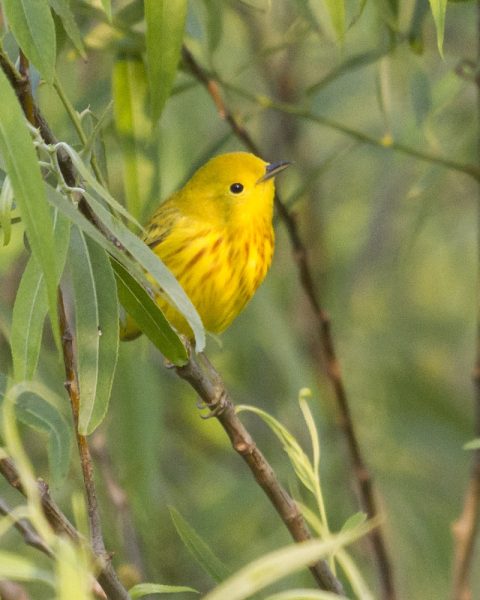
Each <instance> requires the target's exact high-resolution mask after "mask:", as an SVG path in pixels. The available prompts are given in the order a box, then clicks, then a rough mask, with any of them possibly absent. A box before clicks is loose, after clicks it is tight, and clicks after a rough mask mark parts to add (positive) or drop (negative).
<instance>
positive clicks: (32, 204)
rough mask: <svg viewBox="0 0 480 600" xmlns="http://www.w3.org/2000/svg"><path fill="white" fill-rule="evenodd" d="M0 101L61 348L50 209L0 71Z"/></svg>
mask: <svg viewBox="0 0 480 600" xmlns="http://www.w3.org/2000/svg"><path fill="white" fill-rule="evenodd" d="M0 98H1V102H0V153H1V154H2V156H3V159H4V161H5V165H6V170H7V173H8V175H9V177H10V181H11V184H12V188H13V193H14V195H15V201H16V203H17V205H18V208H19V210H20V213H21V215H22V220H23V222H24V225H25V230H26V233H27V236H28V240H29V242H30V247H31V249H32V254H33V256H35V258H36V259H37V261H38V264H39V265H40V267H41V269H42V271H43V274H44V276H45V283H46V287H47V297H48V305H49V309H50V319H51V322H52V329H53V333H54V337H55V340H56V342H57V345H58V346H60V332H59V326H58V318H57V283H58V279H57V268H56V254H57V252H56V249H55V244H54V240H53V236H52V229H53V225H52V219H51V217H50V209H49V206H48V203H47V202H46V197H45V188H44V185H43V181H42V176H41V173H40V167H39V165H38V161H37V156H36V154H35V150H34V147H33V144H32V140H31V138H30V134H29V132H28V129H27V126H26V123H25V119H24V117H23V113H22V111H21V108H20V105H19V104H18V101H17V98H16V96H15V93H14V92H13V90H12V88H11V87H10V84H9V83H8V81H7V78H6V77H5V75H4V74H3V71H1V70H0Z"/></svg>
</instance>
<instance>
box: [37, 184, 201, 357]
mask: <svg viewBox="0 0 480 600" xmlns="http://www.w3.org/2000/svg"><path fill="white" fill-rule="evenodd" d="M47 189H48V199H49V201H50V202H51V203H52V205H53V206H55V207H57V208H58V209H59V210H60V211H61V212H62V213H63V214H64V215H65V216H67V217H68V218H69V219H70V220H71V221H72V222H73V223H75V224H76V225H77V226H78V227H80V229H81V230H82V231H83V232H84V233H86V234H87V235H88V236H89V237H91V238H92V239H93V240H95V241H96V242H97V243H98V244H99V245H100V246H101V247H102V248H104V249H105V250H107V251H108V252H109V253H110V254H111V255H112V256H113V257H114V258H115V259H116V260H117V261H118V262H119V263H120V264H122V265H123V266H124V267H125V268H126V269H127V270H128V272H129V273H130V275H132V276H133V277H134V278H135V280H136V281H137V282H139V283H140V284H141V285H143V286H144V287H147V288H148V287H151V283H150V282H149V281H148V280H147V279H146V276H145V274H144V272H143V271H142V270H141V269H140V268H139V266H138V264H137V263H136V262H134V261H133V260H132V259H131V258H130V257H129V256H128V255H127V254H126V253H125V252H122V251H121V250H120V249H119V248H118V247H117V246H116V245H115V244H113V243H112V242H111V241H109V240H107V239H106V238H105V237H104V236H103V235H102V234H101V233H100V232H99V231H98V229H96V228H95V227H94V226H93V225H92V224H91V223H90V222H89V221H88V220H87V219H86V218H85V217H84V216H83V215H82V213H80V211H79V210H77V208H75V207H74V206H73V204H72V203H71V202H70V201H69V200H68V199H67V198H65V197H64V196H62V195H61V194H59V193H58V192H57V191H56V190H54V189H53V188H51V187H48V186H47ZM97 208H98V206H97ZM101 209H102V210H103V212H102V214H103V216H104V217H105V218H106V219H107V221H108V219H111V215H110V214H109V213H108V212H107V211H105V209H103V207H101ZM108 222H110V221H108ZM112 227H113V228H115V227H117V225H116V224H115V222H113V223H112ZM125 232H127V237H128V241H131V239H134V240H135V253H136V254H137V255H138V254H139V251H138V247H137V246H138V244H140V246H144V247H145V248H146V249H147V250H148V251H150V250H149V248H148V247H147V246H145V244H143V242H142V241H141V240H139V239H138V238H137V237H136V236H134V235H133V234H132V233H131V232H130V231H129V230H128V229H127V228H126V227H124V226H122V238H123V239H120V238H118V239H120V242H121V243H124V242H125V241H127V237H125V236H124V235H123V234H124V233H125ZM113 233H114V235H116V233H118V232H115V231H114V232H113ZM130 236H131V237H130ZM125 246H126V248H127V250H130V248H129V247H128V245H126V244H125ZM130 251H131V250H130ZM132 254H134V252H132ZM152 254H153V253H152ZM148 256H149V255H148ZM153 256H154V257H155V260H157V262H158V263H159V264H160V269H159V270H158V272H157V276H160V271H162V267H163V269H165V270H166V267H165V266H163V263H161V262H160V261H158V259H157V257H156V256H155V255H153ZM149 261H150V257H149ZM152 264H154V263H152ZM162 273H163V271H162ZM167 273H169V275H170V277H173V275H171V274H170V272H169V271H167ZM174 281H175V283H176V285H177V286H178V287H179V288H180V291H181V294H182V295H183V296H184V298H186V299H187V304H186V307H187V306H188V302H189V301H188V297H187V296H186V295H185V293H184V292H183V290H182V289H181V287H180V285H179V284H178V282H177V281H176V279H174ZM167 283H168V285H170V280H168V281H167ZM174 288H175V284H174ZM164 289H165V290H166V287H165V288H164ZM172 293H173V292H172ZM192 308H193V310H195V308H194V307H193V305H192ZM180 310H181V309H180ZM195 312H196V311H195ZM198 319H200V317H198ZM199 322H200V327H201V329H200V330H198V331H197V333H196V339H197V351H198V352H201V350H202V349H203V348H204V347H205V332H204V331H203V327H202V326H201V321H199ZM192 323H195V320H194V319H193V320H192V321H191V322H190V324H191V325H192ZM195 327H197V325H195ZM192 329H193V327H192ZM194 331H195V329H194Z"/></svg>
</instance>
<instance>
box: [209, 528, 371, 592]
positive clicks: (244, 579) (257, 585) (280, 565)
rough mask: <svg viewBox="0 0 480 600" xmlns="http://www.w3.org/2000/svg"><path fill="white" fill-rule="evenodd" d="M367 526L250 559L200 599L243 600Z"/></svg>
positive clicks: (335, 548) (332, 551) (343, 543)
mask: <svg viewBox="0 0 480 600" xmlns="http://www.w3.org/2000/svg"><path fill="white" fill-rule="evenodd" d="M370 529H371V526H370V527H368V526H365V525H364V526H361V527H358V528H356V529H351V530H349V531H348V532H342V533H339V534H336V535H332V536H331V537H330V538H329V539H327V540H308V541H305V542H302V543H301V544H293V545H290V546H286V547H284V548H280V549H279V550H275V551H273V552H270V553H269V554H266V555H264V556H262V557H261V558H259V559H257V560H254V561H253V562H251V563H250V564H249V565H247V566H246V567H243V568H242V569H240V571H237V573H235V574H234V575H232V577H230V578H229V579H227V580H226V581H224V582H223V583H221V584H220V585H219V586H217V587H216V588H215V589H214V590H212V591H211V592H210V593H208V594H206V596H204V600H225V598H228V600H243V599H244V598H250V596H252V595H253V594H256V593H257V592H259V591H260V590H263V589H264V588H265V587H267V586H268V585H271V584H273V583H275V582H277V581H280V580H281V579H283V578H284V577H287V576H288V575H291V574H292V573H295V572H296V571H299V570H300V569H302V568H304V567H307V566H308V565H311V564H312V563H315V562H317V561H318V560H320V559H322V558H325V557H328V556H331V555H333V554H335V553H336V552H337V551H338V550H339V549H340V548H343V547H345V546H346V545H348V544H350V543H352V542H354V541H355V540H357V539H359V538H360V537H362V536H364V535H365V534H366V533H367V532H368V531H369V530H370Z"/></svg>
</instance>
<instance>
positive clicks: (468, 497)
mask: <svg viewBox="0 0 480 600" xmlns="http://www.w3.org/2000/svg"><path fill="white" fill-rule="evenodd" d="M479 66H480V0H477V70H478V67H479ZM476 84H477V136H478V139H477V152H478V162H479V165H480V80H479V78H478V76H477V78H476ZM479 192H480V189H479ZM479 195H480V194H479ZM477 238H478V239H477V253H478V261H479V262H478V264H479V270H478V277H477V279H478V281H477V285H478V283H479V282H480V210H479V209H478V207H477ZM472 379H473V400H474V435H475V437H480V313H479V314H478V315H477V350H476V358H475V365H474V368H473V373H472ZM479 513H480V449H478V450H474V451H473V457H472V467H471V473H470V480H469V482H468V485H467V489H466V491H465V496H464V502H463V510H462V513H461V514H460V516H459V517H458V519H457V521H456V522H455V523H454V524H453V534H454V542H455V544H454V557H453V590H452V598H453V600H471V598H472V591H471V587H470V576H471V570H472V562H473V556H474V551H475V541H476V536H477V532H478V526H479Z"/></svg>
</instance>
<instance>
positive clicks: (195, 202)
mask: <svg viewBox="0 0 480 600" xmlns="http://www.w3.org/2000/svg"><path fill="white" fill-rule="evenodd" d="M289 164H290V163H288V162H283V161H282V162H274V163H267V162H265V161H264V160H262V159H260V158H258V157H257V156H254V155H253V154H249V153H247V152H232V153H228V154H222V155H220V156H216V157H214V158H212V159H211V160H209V161H208V162H207V163H206V164H205V165H203V166H202V167H201V168H200V169H198V171H196V173H195V174H194V175H193V176H192V178H191V179H190V180H189V181H188V182H187V183H186V184H185V186H184V187H183V188H182V189H180V190H179V191H177V192H175V193H174V194H173V195H172V196H170V198H168V200H166V201H165V202H163V203H162V204H161V205H160V206H159V208H158V209H157V210H156V211H155V213H154V214H153V216H152V218H151V220H150V223H149V224H148V225H147V226H146V228H145V235H144V241H145V243H146V244H147V245H148V246H150V248H151V249H152V250H153V252H155V254H157V255H158V256H159V258H160V259H161V260H162V261H163V263H164V264H165V265H166V266H167V267H168V268H169V269H170V271H171V272H172V273H173V274H174V275H175V277H176V278H177V280H178V281H179V283H180V284H181V286H182V288H183V289H184V290H185V292H186V293H187V295H188V296H189V298H190V300H191V301H192V303H193V305H194V306H195V308H196V309H197V311H198V313H199V315H200V317H201V319H202V321H203V325H204V326H205V329H206V330H207V331H210V332H211V333H221V332H222V331H224V330H225V329H226V328H227V327H228V326H229V325H230V324H231V322H232V321H233V320H234V319H235V318H236V317H237V316H238V314H239V313H240V312H241V311H242V309H243V308H244V307H245V305H246V304H247V302H248V301H249V300H250V299H251V298H252V296H253V294H254V293H255V291H256V289H257V288H258V286H259V285H260V284H261V283H262V281H263V279H264V278H265V275H266V274H267V271H268V269H269V267H270V264H271V261H272V255H273V247H274V233H273V226H272V216H273V198H274V193H275V188H274V177H275V175H277V174H278V173H279V172H280V171H283V169H285V168H286V167H287V166H288V165H289ZM156 301H157V303H158V304H159V306H160V308H161V309H162V311H163V313H164V314H165V316H166V318H167V319H168V320H169V321H170V323H171V324H172V325H173V326H174V327H175V329H176V330H177V331H178V332H180V333H183V334H185V335H187V336H188V337H191V336H192V332H191V329H190V326H189V325H188V324H187V322H186V320H185V319H184V317H183V316H182V315H181V314H180V313H179V312H178V311H177V310H176V309H175V308H174V307H173V306H172V305H171V304H170V303H169V302H168V301H167V299H166V298H164V297H163V296H162V295H158V296H157V297H156ZM138 333H139V332H138V329H137V328H136V327H135V325H134V323H133V322H129V324H128V325H127V327H126V329H125V330H124V331H123V335H122V337H123V338H124V339H125V338H126V339H129V338H132V337H136V335H138Z"/></svg>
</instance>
